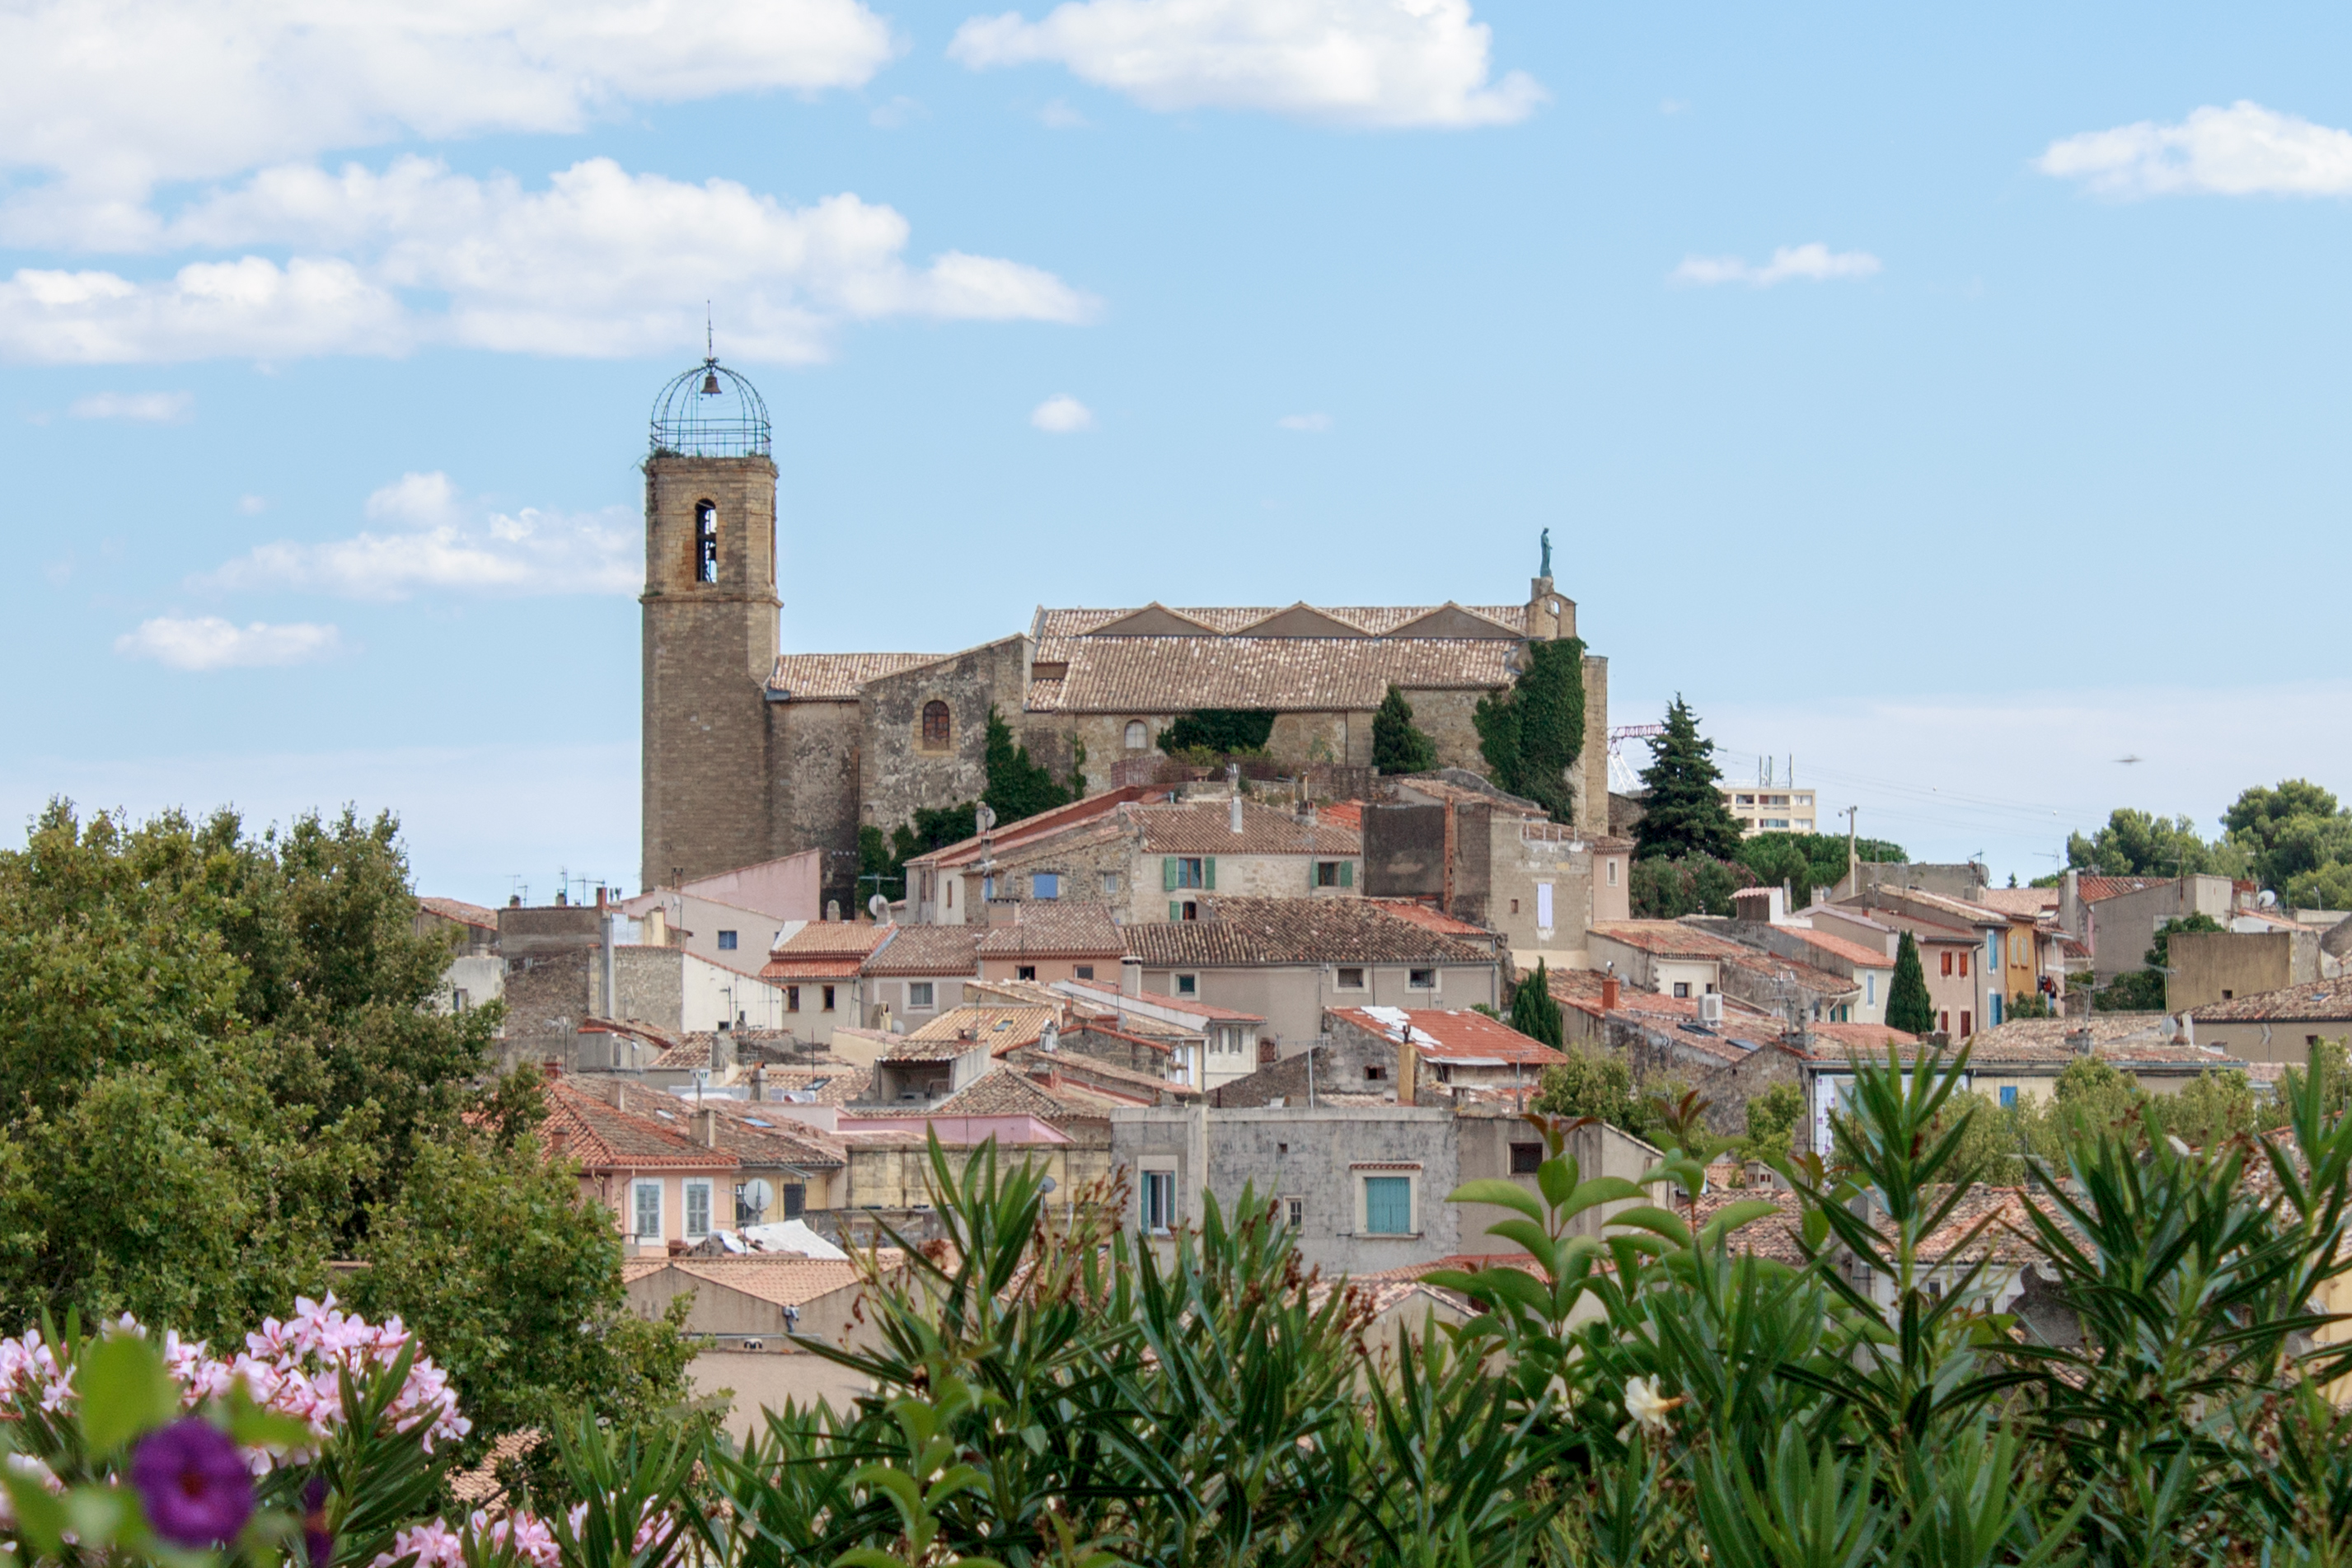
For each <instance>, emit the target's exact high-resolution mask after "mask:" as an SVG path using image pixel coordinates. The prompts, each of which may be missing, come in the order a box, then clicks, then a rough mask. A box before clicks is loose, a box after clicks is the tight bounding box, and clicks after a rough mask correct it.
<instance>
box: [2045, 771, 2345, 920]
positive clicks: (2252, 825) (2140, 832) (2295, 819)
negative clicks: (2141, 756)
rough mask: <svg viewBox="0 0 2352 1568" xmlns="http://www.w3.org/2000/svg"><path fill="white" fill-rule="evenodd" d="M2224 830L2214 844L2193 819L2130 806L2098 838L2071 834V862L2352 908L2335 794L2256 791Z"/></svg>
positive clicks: (2234, 809)
mask: <svg viewBox="0 0 2352 1568" xmlns="http://www.w3.org/2000/svg"><path fill="white" fill-rule="evenodd" d="M2221 826H2222V829H2223V831H2222V834H2221V837H2220V838H2218V839H2215V840H2213V841H2210V842H2209V841H2205V840H2203V839H2200V837H2198V835H2197V830H2196V824H2195V823H2193V822H2192V821H2190V820H2189V818H2187V817H2173V818H2170V819H2167V818H2164V817H2160V816H2156V815H2152V814H2151V813H2149V812H2147V811H2141V810H2133V809H2131V808H2128V807H2126V808H2122V809H2119V810H2116V811H2115V812H2113V813H2111V814H2110V815H2109V817H2108V819H2107V824H2106V826H2105V827H2103V828H2101V829H2099V830H2098V831H2096V832H2095V833H2093V834H2091V835H2089V836H2088V837H2085V836H2084V835H2083V834H2081V833H2074V834H2071V835H2069V837H2068V838H2067V841H2066V860H2067V863H2068V864H2069V865H2071V866H2073V867H2074V868H2075V869H2076V870H2079V871H2087V872H2096V873H2102V874H2104V875H2108V876H2181V875H2187V874H2190V873H2212V874H2216V875H2221V876H2231V877H2252V878H2253V879H2254V880H2255V881H2256V882H2258V883H2260V884H2261V885H2262V886H2263V887H2265V888H2268V889H2269V890H2271V891H2272V892H2273V893H2276V894H2278V895H2279V896H2280V897H2281V898H2283V899H2284V900H2285V901H2286V902H2287V903H2289V904H2294V905H2296V906H2297V907H2299V908H2304V909H2345V908H2352V810H2347V809H2346V808H2345V807H2343V806H2342V805H2340V804H2338V802H2337V800H2336V797H2335V796H2334V795H2333V794H2331V793H2330V792H2329V791H2327V790H2326V789H2321V788H2320V787H2319V786H2318V785H2316V784H2314V783H2312V782H2311V781H2310V780H2308V779H2287V780H2285V781H2284V782H2283V783H2281V784H2279V785H2278V786H2277V787H2276V788H2271V787H2268V786H2263V785H2257V786H2255V787H2254V788H2252V789H2247V790H2245V791H2243V792H2242V793H2241V794H2240V795H2239V797H2238V798H2237V800H2235V801H2233V802H2232V803H2231V806H2230V809H2229V810H2226V811H2224V812H2222V813H2221ZM2055 880H2056V879H2055V878H2049V877H2043V878H2037V879H2036V883H2037V885H2042V884H2046V883H2051V882H2053V881H2055Z"/></svg>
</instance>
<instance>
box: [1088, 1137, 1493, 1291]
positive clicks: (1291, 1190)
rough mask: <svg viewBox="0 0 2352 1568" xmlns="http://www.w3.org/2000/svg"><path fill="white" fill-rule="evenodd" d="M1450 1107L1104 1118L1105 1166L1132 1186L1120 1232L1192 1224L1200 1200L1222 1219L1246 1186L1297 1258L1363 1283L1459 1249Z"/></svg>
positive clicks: (1456, 1157)
mask: <svg viewBox="0 0 2352 1568" xmlns="http://www.w3.org/2000/svg"><path fill="white" fill-rule="evenodd" d="M1110 1126H1111V1159H1112V1163H1113V1164H1114V1166H1116V1167H1117V1168H1118V1171H1119V1172H1120V1173H1121V1174H1122V1175H1123V1176H1126V1178H1127V1180H1128V1183H1129V1195H1128V1204H1129V1209H1128V1215H1127V1223H1128V1224H1129V1225H1131V1226H1133V1227H1135V1228H1137V1229H1138V1230H1139V1231H1140V1232H1141V1233H1142V1234H1144V1235H1145V1236H1147V1237H1158V1236H1166V1235H1170V1234H1172V1233H1173V1232H1174V1231H1176V1230H1178V1229H1181V1228H1185V1227H1189V1226H1196V1225H1198V1224H1199V1223H1200V1222H1201V1217H1202V1203H1201V1195H1202V1193H1203V1192H1207V1193H1213V1194H1214V1195H1215V1196H1216V1198H1217V1201H1218V1203H1219V1204H1220V1205H1222V1206H1223V1207H1224V1209H1225V1210H1226V1212H1227V1213H1231V1212H1232V1210H1233V1207H1234V1205H1235V1204H1236V1203H1238V1202H1239V1201H1240V1199H1241V1197H1242V1194H1243V1191H1244V1188H1252V1189H1255V1192H1256V1193H1257V1195H1258V1196H1259V1197H1262V1198H1265V1197H1270V1198H1272V1199H1273V1200H1274V1203H1275V1205H1276V1214H1277V1216H1278V1217H1279V1218H1282V1219H1283V1220H1284V1221H1285V1222H1286V1223H1287V1224H1289V1225H1290V1226H1291V1227H1292V1228H1293V1229H1294V1230H1295V1231H1296V1232H1297V1238H1298V1253H1299V1259H1300V1261H1302V1262H1303V1263H1305V1264H1307V1265H1308V1266H1309V1267H1313V1268H1319V1269H1322V1270H1324V1271H1325V1272H1327V1273H1346V1274H1368V1273H1373V1272H1377V1271H1379V1270H1384V1269H1395V1268H1401V1267H1404V1266H1406V1265H1410V1264H1413V1263H1425V1262H1433V1261H1435V1260H1437V1259H1440V1258H1445V1257H1450V1256H1452V1255H1453V1254H1454V1253H1457V1252H1459V1251H1461V1250H1462V1248H1461V1246H1460V1245H1459V1243H1460V1240H1461V1238H1462V1223H1461V1215H1460V1213H1459V1211H1458V1210H1457V1209H1456V1208H1455V1207H1454V1205H1452V1204H1449V1203H1447V1202H1445V1201H1444V1200H1445V1197H1446V1195H1447V1194H1448V1193H1451V1192H1452V1191H1453V1190H1454V1187H1455V1186H1458V1185H1459V1184H1460V1180H1461V1175H1460V1154H1459V1142H1458V1139H1457V1138H1456V1136H1455V1134H1454V1113H1453V1111H1452V1110H1451V1109H1449V1108H1444V1107H1438V1106H1422V1105H1377V1104H1375V1105H1320V1106H1318V1107H1317V1108H1315V1109H1313V1110H1308V1109H1305V1108H1303V1107H1297V1106H1276V1107H1264V1108H1255V1109H1247V1110H1232V1109H1223V1110H1210V1109H1207V1108H1205V1107H1182V1108H1177V1107H1169V1108H1153V1109H1149V1110H1146V1109H1140V1108H1139V1109H1135V1110H1125V1111H1115V1112H1113V1113H1111V1119H1110Z"/></svg>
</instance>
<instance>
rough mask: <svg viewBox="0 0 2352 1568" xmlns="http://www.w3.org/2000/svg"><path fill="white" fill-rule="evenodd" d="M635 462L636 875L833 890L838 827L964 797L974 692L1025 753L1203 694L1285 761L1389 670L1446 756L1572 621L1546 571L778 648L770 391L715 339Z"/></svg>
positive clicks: (1099, 763) (1125, 724)
mask: <svg viewBox="0 0 2352 1568" xmlns="http://www.w3.org/2000/svg"><path fill="white" fill-rule="evenodd" d="M645 475H646V588H645V593H644V595H643V597H642V599H641V600H640V603H641V604H642V605H643V620H644V697H645V719H644V725H645V728H644V741H643V745H644V768H645V779H644V787H645V796H644V818H643V831H644V859H643V862H642V866H641V876H642V883H643V885H644V886H645V887H646V888H653V887H657V886H667V885H673V884H675V883H678V882H680V881H683V880H688V879H692V878H695V877H699V876H706V875H709V874H711V873H716V872H721V871H727V870H730V869H732V868H734V867H737V866H742V865H749V864H752V863H754V862H760V861H765V860H772V859H774V858H777V857H779V856H782V855H787V854H793V853H796V852H800V851H803V850H807V849H822V850H824V851H826V852H828V866H829V868H830V869H829V871H828V874H827V876H826V878H825V883H826V888H827V892H828V894H829V895H832V896H838V897H840V898H841V900H842V903H843V905H844V907H845V908H846V907H852V906H853V900H852V898H851V897H850V896H849V895H850V894H851V892H852V886H851V883H852V879H853V877H854V875H855V873H856V853H857V831H858V829H859V828H860V827H861V826H865V825H871V826H874V827H877V828H880V829H882V830H884V831H888V830H890V829H892V828H895V827H897V826H898V824H900V823H902V822H905V821H908V819H909V818H910V817H911V816H912V815H913V814H914V812H915V811H916V810H918V809H919V808H925V807H942V806H951V805H955V804H957V803H959V802H961V801H966V800H977V799H978V798H979V797H980V795H981V793H982V790H983V789H984V788H985V787H986V781H987V780H986V769H985V764H984V752H985V747H986V742H987V734H988V716H989V713H990V710H991V709H992V708H993V709H994V710H995V712H996V713H997V714H998V716H1001V717H1002V718H1003V721H1004V723H1005V724H1006V725H1007V726H1008V727H1010V728H1011V730H1012V732H1013V737H1014V738H1015V739H1016V740H1018V741H1019V742H1020V743H1021V744H1022V745H1023V746H1025V747H1027V748H1028V751H1029V755H1030V757H1031V758H1032V759H1033V760H1034V761H1036V762H1038V763H1040V764H1043V765H1044V766H1045V768H1049V769H1050V770H1051V771H1052V772H1053V773H1054V775H1055V777H1056V778H1060V779H1067V778H1069V777H1070V775H1071V773H1072V771H1073V764H1074V762H1075V761H1076V758H1078V757H1079V756H1080V755H1081V753H1080V750H1079V748H1080V747H1083V748H1084V749H1083V757H1084V763H1083V772H1084V776H1085V779H1086V781H1087V788H1088V789H1089V790H1094V789H1105V788H1108V785H1109V779H1110V773H1111V769H1112V768H1114V767H1115V766H1116V765H1117V764H1118V762H1120V761H1121V760H1122V759H1123V758H1134V757H1139V756H1142V755H1144V754H1146V753H1148V752H1150V751H1151V750H1153V749H1154V747H1156V746H1157V744H1158V741H1159V738H1160V732H1161V731H1162V730H1164V729H1165V728H1166V727H1168V726H1169V725H1170V724H1171V723H1172V722H1174V720H1175V719H1176V718H1177V717H1179V716H1181V715H1183V714H1186V713H1190V712H1193V711H1195V710H1199V709H1204V708H1223V709H1252V710H1256V711H1260V712H1271V713H1273V714H1274V715H1275V716H1276V717H1275V720H1274V727H1273V732H1272V734H1271V736H1270V737H1268V739H1267V741H1266V750H1267V751H1268V753H1269V754H1270V755H1271V756H1272V758H1274V759H1275V760H1276V762H1278V763H1282V764H1287V765H1293V766H1297V767H1299V768H1307V767H1310V766H1312V765H1314V764H1316V763H1318V762H1328V763H1339V764H1346V765H1353V766H1357V767H1368V766H1370V762H1371V758H1372V718H1373V715H1374V713H1375V711H1376V710H1377V709H1378V708H1379V707H1380V705H1381V699H1382V698H1383V697H1385V696H1386V695H1387V694H1388V689H1389V688H1390V687H1391V686H1392V685H1393V686H1396V687H1397V688H1399V689H1400V690H1402V692H1403V693H1404V695H1405V697H1406V700H1407V701H1409V702H1410V703H1411V704H1412V709H1413V719H1414V722H1415V724H1417V725H1418V726H1419V727H1421V728H1422V729H1423V731H1424V732H1426V733H1427V734H1428V735H1429V737H1431V738H1432V739H1433V741H1434V742H1435V743H1436V747H1437V752H1438V762H1439V765H1440V766H1443V767H1460V768H1474V769H1479V770H1481V771H1483V768H1484V765H1483V763H1482V761H1481V758H1480V757H1479V751H1478V735H1477V731H1476V729H1475V727H1474V726H1473V724H1472V722H1471V714H1472V710H1473V709H1475V707H1476V706H1477V704H1478V700H1479V699H1480V698H1481V697H1483V696H1486V695H1488V694H1490V693H1496V692H1500V691H1503V690H1505V689H1506V688H1507V687H1508V686H1509V685H1510V684H1511V682H1512V680H1513V678H1514V676H1515V675H1516V674H1517V671H1518V670H1519V669H1520V668H1521V667H1522V666H1523V664H1524V663H1525V660H1526V653H1525V652H1524V650H1525V649H1526V646H1527V644H1528V643H1530V642H1535V641H1546V640H1551V639H1558V638H1572V637H1574V636H1575V635H1576V605H1575V602H1574V601H1572V600H1570V599H1568V598H1567V597H1566V596H1564V595H1562V594H1561V593H1559V591H1557V590H1556V589H1555V588H1554V587H1553V585H1552V580H1551V576H1550V571H1549V566H1550V561H1549V554H1550V551H1549V545H1548V544H1547V546H1546V548H1545V552H1544V553H1545V560H1544V570H1542V571H1541V572H1540V573H1539V574H1538V576H1537V577H1536V578H1535V579H1534V580H1533V581H1532V582H1530V583H1529V585H1528V594H1527V598H1526V600H1525V601H1523V602H1519V603H1516V604H1470V605H1465V604H1457V603H1454V602H1453V601H1447V602H1445V603H1443V604H1436V605H1412V606H1394V605H1391V606H1381V607H1363V606H1355V607H1348V606H1334V605H1319V606H1318V605H1311V604H1307V603H1303V602H1302V603H1297V604H1292V605H1289V606H1286V607H1284V606H1258V607H1231V606H1228V607H1222V608H1200V607H1188V608H1171V607H1169V606H1167V605H1163V604H1160V603H1157V602H1155V603H1151V604H1147V605H1144V606H1142V607H1140V608H1133V609H1043V608H1041V609H1038V610H1037V611H1036V612H1034V614H1033V615H1032V616H1031V617H1030V621H1029V624H1028V626H1027V627H1026V628H1025V629H1024V630H1022V631H1020V632H1014V633H1013V634H1012V635H1010V636H1007V637H1004V638H1002V639H999V640H998V641H995V642H992V643H983V644H982V645H981V646H979V647H976V648H967V649H965V650H963V651H962V652H961V653H781V652H780V651H779V647H780V644H779V617H780V613H781V611H782V603H781V601H780V600H779V599H778V597H777V591H776V586H777V577H776V466H775V464H774V462H773V461H772V455H771V448H770V439H769V424H768V416H767V409H766V406H765V405H764V403H762V402H761V399H760V395H759V393H758V392H756V391H755V390H754V389H753V388H752V386H751V383H750V382H747V381H745V380H744V379H743V378H742V377H740V376H739V375H737V374H736V373H735V372H734V371H730V370H729V369H727V368H726V367H725V366H723V365H720V364H719V362H718V361H717V360H716V359H709V360H706V361H704V362H703V363H702V364H700V365H698V366H696V367H695V368H694V369H693V370H690V371H687V372H686V373H685V374H684V375H681V376H679V377H677V379H676V380H675V381H673V382H670V383H669V385H668V386H667V388H666V389H665V390H664V392H663V393H662V395H661V398H660V399H659V400H658V401H657V402H656V404H655V408H654V418H653V431H652V452H651V455H649V456H648V457H647V458H646V464H645ZM1584 688H1585V737H1586V738H1585V744H1584V749H1583V752H1582V754H1581V755H1580V757H1579V758H1578V759H1577V761H1576V763H1575V765H1574V766H1573V767H1572V768H1571V769H1570V775H1571V782H1572V783H1573V785H1574V788H1575V794H1576V800H1577V802H1578V811H1579V815H1580V817H1581V816H1582V814H1583V803H1584V802H1586V801H1591V802H1595V803H1596V807H1597V809H1598V810H1600V811H1601V812H1603V813H1605V811H1606V809H1607V808H1606V805H1605V802H1606V801H1607V800H1608V788H1609V785H1608V757H1607V752H1608V747H1607V745H1606V740H1605V737H1606V736H1607V734H1608V729H1609V667H1608V661H1607V660H1605V659H1601V658H1598V657H1595V656H1593V655H1591V654H1590V653H1588V654H1587V655H1586V656H1585V658H1584Z"/></svg>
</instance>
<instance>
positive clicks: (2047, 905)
mask: <svg viewBox="0 0 2352 1568" xmlns="http://www.w3.org/2000/svg"><path fill="white" fill-rule="evenodd" d="M1976 902H1978V903H1979V904H1983V905H1984V906H1985V907H1986V908H1987V909H1998V910H2000V911H2001V912H2002V913H2003V914H2005V915H2046V914H2048V913H2049V912H2050V911H2052V910H2053V909H2055V908H2057V907H2058V889H2056V888H2054V887H1987V888H1980V889H1979V890H1978V892H1977V896H1976Z"/></svg>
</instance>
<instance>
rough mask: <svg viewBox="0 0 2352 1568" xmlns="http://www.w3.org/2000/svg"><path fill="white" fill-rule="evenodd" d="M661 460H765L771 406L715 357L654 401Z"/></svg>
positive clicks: (655, 452)
mask: <svg viewBox="0 0 2352 1568" xmlns="http://www.w3.org/2000/svg"><path fill="white" fill-rule="evenodd" d="M653 455H655V456H656V457H664V456H669V457H766V456H769V455H771V454H770V446H769V437H768V405H767V402H765V401H764V400H763V399H762V398H761V396H760V392H759V389H758V388H756V387H754V386H753V385H752V384H751V382H747V381H745V380H744V379H743V378H742V377H741V376H739V375H737V374H736V373H735V372H734V371H730V370H729V369H728V368H727V367H726V366H725V365H722V364H720V363H719V361H718V360H717V359H716V358H711V359H706V360H704V361H702V363H700V364H698V365H697V366H695V367H694V368H693V369H692V370H690V371H686V372H685V373H684V374H683V375H679V376H677V377H674V378H672V380H671V381H670V383H669V384H668V385H667V386H666V387H664V388H662V390H661V395H660V396H659V397H657V398H656V399H655V400H654V417H653Z"/></svg>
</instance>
